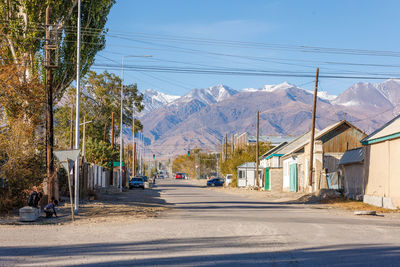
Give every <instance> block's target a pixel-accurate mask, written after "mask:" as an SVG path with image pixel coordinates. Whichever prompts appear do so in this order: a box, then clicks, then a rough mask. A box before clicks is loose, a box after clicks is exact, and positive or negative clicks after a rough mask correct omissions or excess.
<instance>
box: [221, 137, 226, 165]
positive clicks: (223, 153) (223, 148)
mask: <svg viewBox="0 0 400 267" xmlns="http://www.w3.org/2000/svg"><path fill="white" fill-rule="evenodd" d="M221 158H222V160H225V137H222V151H221Z"/></svg>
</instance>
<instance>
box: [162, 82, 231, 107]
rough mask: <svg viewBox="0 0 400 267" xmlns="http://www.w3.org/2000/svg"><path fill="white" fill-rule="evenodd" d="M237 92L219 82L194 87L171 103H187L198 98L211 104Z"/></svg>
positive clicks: (204, 102) (206, 103)
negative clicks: (209, 85)
mask: <svg viewBox="0 0 400 267" xmlns="http://www.w3.org/2000/svg"><path fill="white" fill-rule="evenodd" d="M236 93H237V91H236V90H233V89H232V88H229V87H228V86H225V85H223V84H218V85H216V86H212V87H209V88H205V89H193V90H191V91H190V92H189V93H187V94H186V95H184V96H182V97H181V98H179V99H177V100H176V101H174V102H172V103H171V104H170V105H179V103H182V102H185V103H187V102H190V101H193V100H198V101H200V102H202V103H203V104H205V105H210V104H212V103H217V102H221V101H223V100H225V99H227V98H229V97H231V96H233V95H234V94H236Z"/></svg>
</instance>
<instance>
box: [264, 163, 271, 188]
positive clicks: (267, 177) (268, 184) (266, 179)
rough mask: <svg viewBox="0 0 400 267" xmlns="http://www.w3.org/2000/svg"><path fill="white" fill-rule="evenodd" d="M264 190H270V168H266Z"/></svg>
mask: <svg viewBox="0 0 400 267" xmlns="http://www.w3.org/2000/svg"><path fill="white" fill-rule="evenodd" d="M264 189H265V190H270V183H269V168H265V174H264Z"/></svg>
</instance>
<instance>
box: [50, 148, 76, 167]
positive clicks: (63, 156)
mask: <svg viewBox="0 0 400 267" xmlns="http://www.w3.org/2000/svg"><path fill="white" fill-rule="evenodd" d="M80 151H81V150H80V149H71V150H59V151H54V152H53V153H54V156H56V158H57V159H58V160H59V161H60V162H61V163H63V162H65V164H67V161H68V159H70V160H72V161H75V160H76V159H77V158H78V157H79V152H80ZM63 167H64V168H65V169H66V170H67V171H68V167H67V165H64V164H63Z"/></svg>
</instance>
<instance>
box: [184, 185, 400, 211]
mask: <svg viewBox="0 0 400 267" xmlns="http://www.w3.org/2000/svg"><path fill="white" fill-rule="evenodd" d="M189 182H190V183H192V184H195V185H199V186H204V187H206V184H207V180H190V181H189ZM208 189H209V190H215V191H220V192H224V193H228V194H236V195H241V196H245V197H248V198H251V199H260V200H266V201H270V202H295V203H303V204H309V205H311V206H313V207H314V208H320V209H338V210H345V211H351V212H354V211H376V213H379V214H396V213H397V214H400V210H399V209H397V210H391V209H384V208H380V207H375V206H372V205H369V204H366V203H364V202H362V201H355V200H349V199H345V198H344V197H334V198H329V199H323V200H313V199H314V198H315V197H313V196H312V195H311V194H306V193H300V192H269V191H262V190H254V189H247V188H237V187H208Z"/></svg>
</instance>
